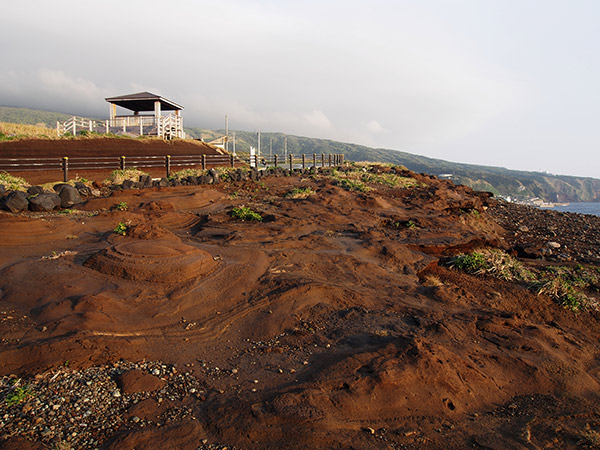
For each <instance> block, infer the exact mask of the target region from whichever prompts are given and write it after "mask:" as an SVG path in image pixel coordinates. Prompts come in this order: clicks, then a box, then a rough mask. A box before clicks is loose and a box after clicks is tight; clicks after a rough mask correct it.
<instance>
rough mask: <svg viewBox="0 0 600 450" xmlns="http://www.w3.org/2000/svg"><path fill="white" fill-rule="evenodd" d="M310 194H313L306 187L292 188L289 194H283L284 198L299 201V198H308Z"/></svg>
mask: <svg viewBox="0 0 600 450" xmlns="http://www.w3.org/2000/svg"><path fill="white" fill-rule="evenodd" d="M312 194H314V191H313V190H312V189H311V188H310V187H308V186H307V187H303V188H294V189H292V190H291V191H290V192H288V193H287V194H285V196H286V198H296V199H301V198H308V197H310V196H311V195H312Z"/></svg>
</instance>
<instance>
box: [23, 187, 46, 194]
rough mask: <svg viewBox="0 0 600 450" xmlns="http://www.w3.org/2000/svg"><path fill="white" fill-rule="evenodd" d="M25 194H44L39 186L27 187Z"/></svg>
mask: <svg viewBox="0 0 600 450" xmlns="http://www.w3.org/2000/svg"><path fill="white" fill-rule="evenodd" d="M27 193H28V194H29V195H40V194H43V193H44V188H43V187H41V186H29V188H27Z"/></svg>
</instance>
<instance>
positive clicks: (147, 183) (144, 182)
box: [138, 175, 152, 188]
mask: <svg viewBox="0 0 600 450" xmlns="http://www.w3.org/2000/svg"><path fill="white" fill-rule="evenodd" d="M138 183H139V184H140V185H141V186H142V188H149V187H151V186H152V177H151V176H150V175H140V178H139V180H138Z"/></svg>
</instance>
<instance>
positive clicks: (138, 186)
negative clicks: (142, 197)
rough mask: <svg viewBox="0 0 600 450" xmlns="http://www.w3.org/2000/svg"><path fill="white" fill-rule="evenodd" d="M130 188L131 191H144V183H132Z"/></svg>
mask: <svg viewBox="0 0 600 450" xmlns="http://www.w3.org/2000/svg"><path fill="white" fill-rule="evenodd" d="M132 188H133V189H144V183H142V182H141V181H136V182H135V183H133V186H132Z"/></svg>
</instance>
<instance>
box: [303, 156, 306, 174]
mask: <svg viewBox="0 0 600 450" xmlns="http://www.w3.org/2000/svg"><path fill="white" fill-rule="evenodd" d="M305 169H306V157H305V155H304V153H302V170H305Z"/></svg>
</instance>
